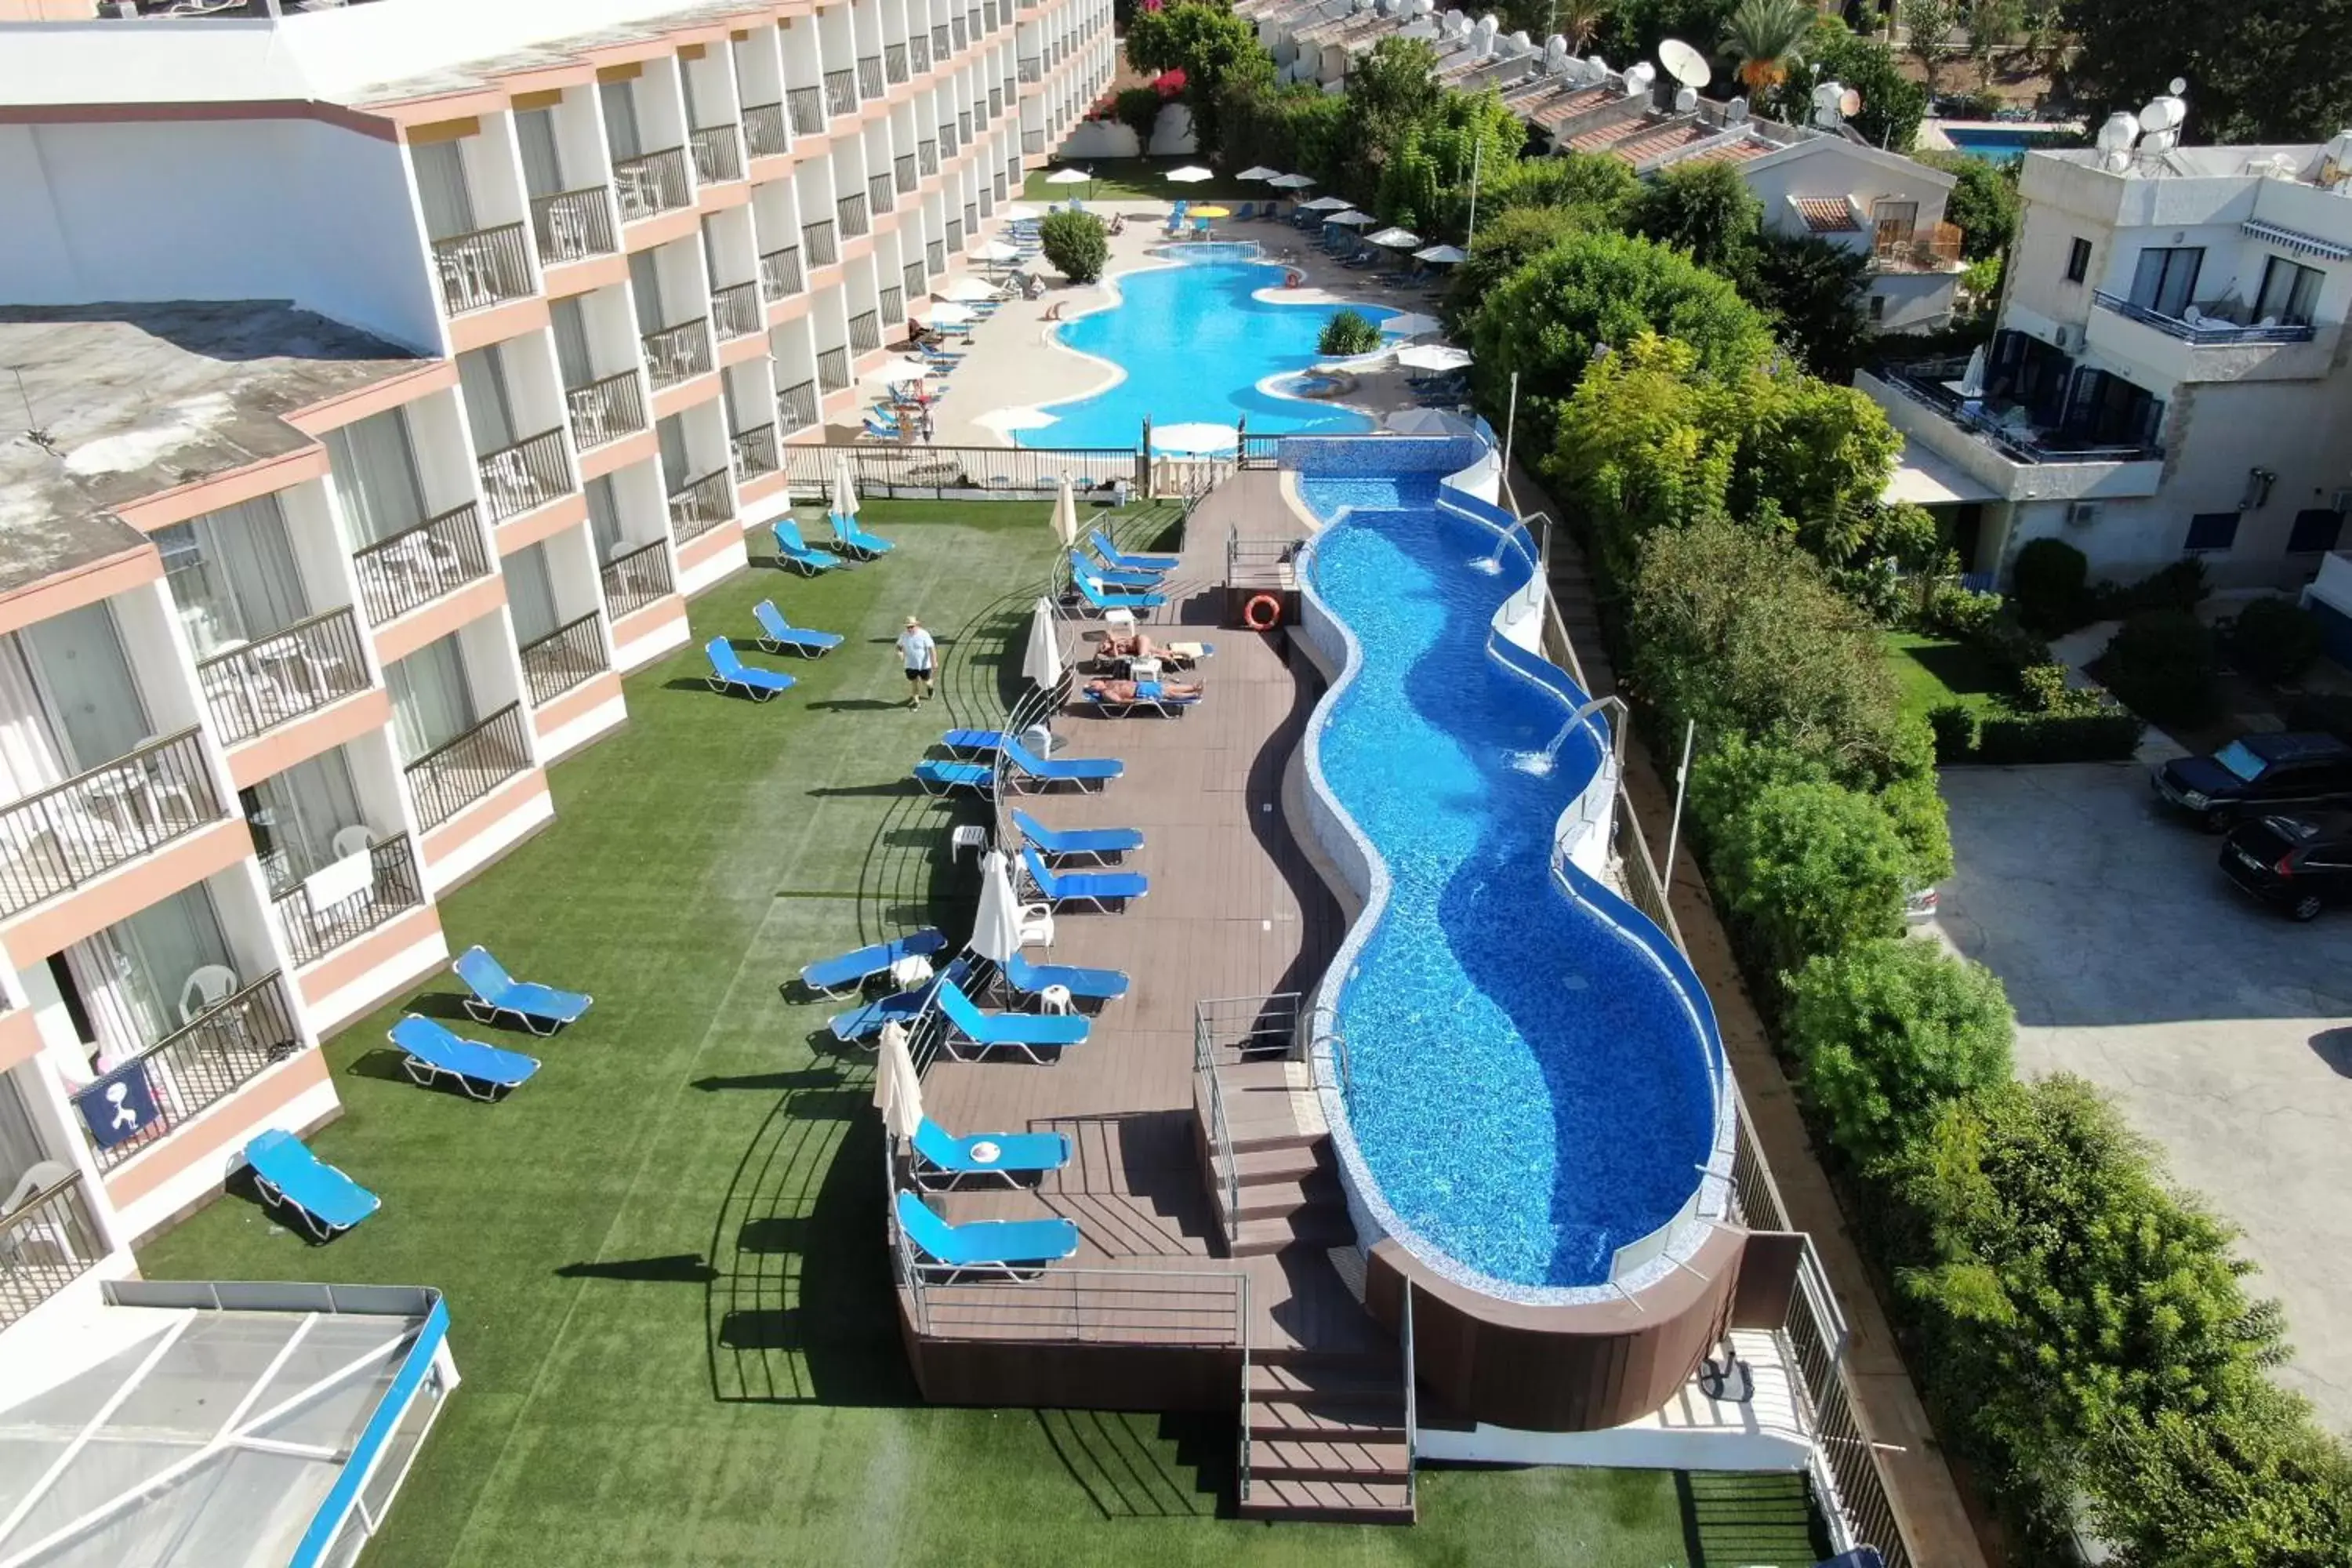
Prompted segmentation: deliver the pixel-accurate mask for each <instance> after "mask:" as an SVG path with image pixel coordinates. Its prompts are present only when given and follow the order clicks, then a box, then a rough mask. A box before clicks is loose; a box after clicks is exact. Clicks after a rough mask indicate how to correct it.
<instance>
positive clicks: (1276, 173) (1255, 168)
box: [1234, 163, 1282, 180]
mask: <svg viewBox="0 0 2352 1568" xmlns="http://www.w3.org/2000/svg"><path fill="white" fill-rule="evenodd" d="M1280 178H1282V171H1281V170H1279V169H1269V168H1267V167H1266V166H1265V164H1264V163H1252V164H1251V165H1250V166H1249V167H1248V168H1246V169H1244V170H1243V171H1242V172H1241V173H1240V174H1235V175H1234V179H1236V180H1278V179H1280Z"/></svg>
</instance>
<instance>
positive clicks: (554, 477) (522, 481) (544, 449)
mask: <svg viewBox="0 0 2352 1568" xmlns="http://www.w3.org/2000/svg"><path fill="white" fill-rule="evenodd" d="M479 463H480V468H481V471H482V499H483V500H484V501H485V502H487V503H488V506H489V509H490V521H492V522H494V523H499V522H504V521H506V520H507V519H509V518H510V517H520V516H521V515H522V514H523V513H524V512H527V511H531V510H536V509H537V508H540V507H543V506H545V505H546V504H547V503H548V502H550V501H551V500H558V499H560V498H561V497H563V496H567V495H570V494H571V493H572V489H573V486H572V457H571V454H569V453H567V452H566V451H564V449H563V431H562V428H561V427H558V428H556V429H553V430H542V431H541V432H540V433H539V434H538V435H536V436H526V437H523V438H522V439H521V440H520V441H517V442H516V443H515V444H514V445H513V446H511V447H500V448H499V450H498V451H495V452H490V453H487V454H485V455H484V456H483V457H482V458H480V459H479Z"/></svg>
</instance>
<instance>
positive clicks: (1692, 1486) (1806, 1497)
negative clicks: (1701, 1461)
mask: <svg viewBox="0 0 2352 1568" xmlns="http://www.w3.org/2000/svg"><path fill="white" fill-rule="evenodd" d="M1675 1506H1676V1507H1677V1508H1679V1509H1680V1510H1681V1512H1682V1524H1683V1550H1684V1551H1685V1552H1687V1553H1689V1555H1690V1564H1691V1568H1804V1565H1805V1564H1810V1563H1819V1562H1821V1561H1822V1559H1823V1558H1825V1557H1827V1556H1828V1555H1829V1549H1830V1543H1829V1536H1828V1533H1827V1531H1824V1530H1823V1529H1822V1521H1821V1519H1820V1517H1819V1516H1818V1515H1817V1514H1815V1513H1814V1512H1813V1511H1812V1510H1811V1502H1810V1494H1809V1492H1808V1490H1807V1487H1806V1481H1805V1478H1804V1477H1803V1476H1801V1475H1782V1474H1775V1473H1769V1472H1759V1473H1756V1474H1738V1473H1734V1472H1730V1471H1720V1470H1676V1471H1675Z"/></svg>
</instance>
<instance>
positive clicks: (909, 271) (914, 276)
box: [898, 261, 930, 300]
mask: <svg viewBox="0 0 2352 1568" xmlns="http://www.w3.org/2000/svg"><path fill="white" fill-rule="evenodd" d="M898 276H899V277H900V278H901V279H905V283H904V287H905V289H906V290H907V292H906V294H905V296H904V298H906V299H909V300H912V299H914V298H915V297H916V296H918V295H919V294H923V293H926V292H928V291H929V287H930V285H929V280H928V279H926V278H925V276H924V274H923V264H922V263H921V262H919V261H909V262H908V263H907V265H906V266H905V267H903V268H900V269H899V272H898Z"/></svg>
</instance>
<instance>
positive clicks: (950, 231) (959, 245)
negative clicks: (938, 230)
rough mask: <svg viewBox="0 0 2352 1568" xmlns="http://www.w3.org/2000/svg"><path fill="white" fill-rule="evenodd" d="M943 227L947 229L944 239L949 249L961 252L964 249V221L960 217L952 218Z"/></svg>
mask: <svg viewBox="0 0 2352 1568" xmlns="http://www.w3.org/2000/svg"><path fill="white" fill-rule="evenodd" d="M944 229H945V236H944V237H945V238H946V241H947V247H948V248H949V249H950V250H952V251H961V250H962V249H963V219H961V218H960V217H951V218H950V219H948V221H947V223H946V224H945V225H944Z"/></svg>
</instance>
